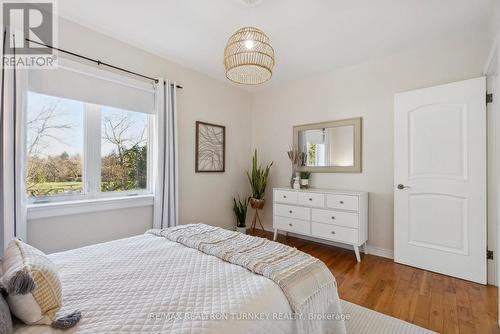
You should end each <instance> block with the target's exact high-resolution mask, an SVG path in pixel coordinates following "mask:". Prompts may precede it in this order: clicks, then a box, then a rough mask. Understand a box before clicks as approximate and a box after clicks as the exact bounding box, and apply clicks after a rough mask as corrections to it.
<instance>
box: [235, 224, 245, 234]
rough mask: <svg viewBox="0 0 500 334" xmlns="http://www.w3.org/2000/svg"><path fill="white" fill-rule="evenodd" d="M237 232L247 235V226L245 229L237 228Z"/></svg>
mask: <svg viewBox="0 0 500 334" xmlns="http://www.w3.org/2000/svg"><path fill="white" fill-rule="evenodd" d="M236 231H237V232H240V233H243V234H247V228H246V226H245V227H236Z"/></svg>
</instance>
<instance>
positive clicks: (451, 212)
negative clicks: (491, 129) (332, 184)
mask: <svg viewBox="0 0 500 334" xmlns="http://www.w3.org/2000/svg"><path fill="white" fill-rule="evenodd" d="M485 95H486V79H485V78H484V77H481V78H477V79H471V80H466V81H460V82H455V83H451V84H447V85H441V86H436V87H430V88H425V89H419V90H414V91H410V92H405V93H401V94H396V95H395V105H394V112H395V115H394V116H395V117H394V127H395V132H394V143H395V144H394V155H395V156H394V163H395V166H394V167H395V170H394V177H395V190H394V259H395V261H396V262H399V263H403V264H407V265H410V266H414V267H419V268H423V269H427V270H431V271H435V272H438V273H442V274H446V275H450V276H454V277H459V278H463V279H467V280H470V281H474V282H478V283H482V284H486V202H487V201H486V102H485Z"/></svg>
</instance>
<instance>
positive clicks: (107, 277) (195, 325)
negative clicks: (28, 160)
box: [15, 234, 343, 334]
mask: <svg viewBox="0 0 500 334" xmlns="http://www.w3.org/2000/svg"><path fill="white" fill-rule="evenodd" d="M49 257H50V259H51V260H52V261H53V262H54V263H55V264H56V265H57V267H58V270H59V275H60V279H61V282H62V287H63V307H62V309H61V311H62V312H65V311H71V310H74V309H79V310H80V311H81V312H82V314H83V317H82V319H81V320H80V322H79V323H78V324H77V325H76V326H75V327H73V328H71V329H68V330H64V331H62V330H56V329H53V328H50V327H48V326H23V325H16V331H15V333H173V334H177V333H179V334H180V333H234V334H237V333H275V334H280V333H283V334H285V333H296V332H297V328H296V320H293V319H290V315H292V314H293V312H292V309H291V307H290V304H289V302H288V300H287V298H286V297H285V295H284V293H283V292H282V290H281V289H280V287H279V286H278V285H277V284H276V283H274V282H273V281H272V280H270V279H268V278H266V277H264V276H261V275H257V274H255V273H252V272H250V271H249V270H247V269H246V268H243V267H241V266H238V265H234V264H231V263H228V262H225V261H223V260H221V259H219V258H217V257H215V256H212V255H207V254H204V253H202V252H200V251H198V250H196V249H192V248H189V247H186V246H184V245H182V244H180V243H176V242H173V241H169V240H167V239H165V238H161V237H158V236H155V235H152V234H145V235H140V236H136V237H131V238H127V239H121V240H116V241H112V242H107V243H102V244H98V245H93V246H88V247H83V248H79V249H75V250H70V251H66V252H61V253H55V254H51V255H49ZM318 311H319V312H321V311H322V310H318ZM323 311H325V310H323ZM332 328H333V327H332ZM328 332H330V331H328ZM339 332H343V331H342V330H340V331H338V330H333V329H332V331H331V333H339Z"/></svg>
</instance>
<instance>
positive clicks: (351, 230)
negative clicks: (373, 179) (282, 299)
mask: <svg viewBox="0 0 500 334" xmlns="http://www.w3.org/2000/svg"><path fill="white" fill-rule="evenodd" d="M273 228H274V240H276V237H277V236H278V230H281V231H286V232H292V233H296V234H301V235H305V236H310V237H314V238H320V239H325V240H331V241H335V242H340V243H345V244H349V245H352V246H353V247H354V252H355V253H356V259H357V260H358V262H359V261H360V256H359V246H361V245H363V244H364V243H366V241H367V240H368V193H367V192H361V191H344V190H326V189H307V190H294V189H290V188H274V189H273Z"/></svg>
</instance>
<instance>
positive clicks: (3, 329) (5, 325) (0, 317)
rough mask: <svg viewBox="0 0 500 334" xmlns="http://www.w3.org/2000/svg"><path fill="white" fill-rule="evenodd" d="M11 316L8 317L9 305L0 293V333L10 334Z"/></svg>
mask: <svg viewBox="0 0 500 334" xmlns="http://www.w3.org/2000/svg"><path fill="white" fill-rule="evenodd" d="M12 332H13V328H12V316H11V315H10V310H9V305H7V302H6V301H5V299H4V298H3V296H2V294H1V293H0V333H2V334H4V333H5V334H12Z"/></svg>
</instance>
